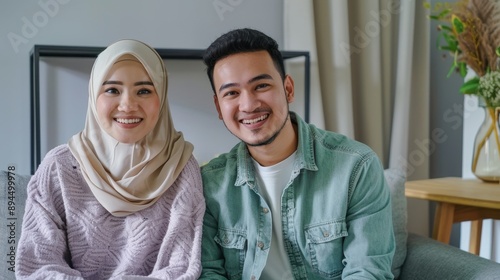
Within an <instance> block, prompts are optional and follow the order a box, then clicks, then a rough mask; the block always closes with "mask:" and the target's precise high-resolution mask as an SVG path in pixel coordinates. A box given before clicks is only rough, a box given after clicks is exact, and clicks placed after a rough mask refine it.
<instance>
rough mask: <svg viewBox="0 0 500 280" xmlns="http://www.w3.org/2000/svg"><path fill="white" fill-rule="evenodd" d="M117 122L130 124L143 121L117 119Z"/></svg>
mask: <svg viewBox="0 0 500 280" xmlns="http://www.w3.org/2000/svg"><path fill="white" fill-rule="evenodd" d="M116 121H117V122H119V123H126V124H129V123H138V122H140V121H141V119H116Z"/></svg>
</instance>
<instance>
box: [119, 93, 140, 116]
mask: <svg viewBox="0 0 500 280" xmlns="http://www.w3.org/2000/svg"><path fill="white" fill-rule="evenodd" d="M137 107H138V106H137V100H136V98H135V96H134V95H133V94H130V93H128V92H123V93H122V94H121V98H120V104H119V105H118V110H120V111H123V112H132V111H135V110H137Z"/></svg>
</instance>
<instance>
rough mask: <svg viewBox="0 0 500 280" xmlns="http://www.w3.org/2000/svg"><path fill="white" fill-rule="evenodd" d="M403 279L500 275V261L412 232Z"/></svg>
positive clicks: (496, 277) (492, 276)
mask: <svg viewBox="0 0 500 280" xmlns="http://www.w3.org/2000/svg"><path fill="white" fill-rule="evenodd" d="M399 279H426V280H428V279H441V280H445V279H450V280H451V279H474V280H477V279H488V280H491V279H500V264H499V263H496V262H493V261H491V260H488V259H485V258H482V257H479V256H476V255H473V254H471V253H469V252H466V251H463V250H460V249H459V248H456V247H453V246H450V245H447V244H444V243H441V242H438V241H436V240H433V239H431V238H428V237H423V236H419V235H417V234H413V233H409V234H408V242H407V255H406V259H405V262H404V264H403V266H402V268H401V275H400V277H399Z"/></svg>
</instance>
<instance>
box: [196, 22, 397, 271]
mask: <svg viewBox="0 0 500 280" xmlns="http://www.w3.org/2000/svg"><path fill="white" fill-rule="evenodd" d="M204 61H205V64H206V65H207V74H208V77H209V80H210V82H211V85H212V89H213V91H214V103H215V106H216V109H217V112H218V115H219V119H221V120H222V121H223V122H224V125H225V126H226V127H227V129H228V130H229V131H230V132H231V133H232V134H233V135H234V136H236V137H237V138H239V139H240V140H241V142H240V143H239V144H237V145H236V146H235V147H234V148H233V149H232V150H231V151H229V152H228V153H225V154H223V155H221V156H219V157H217V158H215V159H213V160H211V161H210V162H209V163H208V164H207V165H205V166H203V167H202V177H203V184H204V194H205V198H206V203H207V210H206V213H205V218H204V226H203V246H202V265H203V272H202V277H201V279H341V278H342V279H392V278H393V275H392V273H391V263H392V258H393V255H394V250H395V243H394V234H393V227H392V220H391V205H390V194H389V190H388V187H387V184H386V182H385V179H384V174H383V168H382V165H381V163H380V161H379V159H378V158H377V156H376V154H375V153H374V152H373V151H372V150H371V149H370V148H369V147H367V146H366V145H363V144H361V143H359V142H356V141H354V140H352V139H349V138H347V137H345V136H343V135H340V134H337V133H334V132H329V131H325V130H321V129H318V128H316V127H315V126H313V125H310V124H307V123H305V122H304V121H303V120H302V119H301V118H300V117H299V116H298V115H297V114H295V113H294V112H290V111H289V104H290V103H291V102H293V101H294V82H293V79H292V78H291V77H290V76H289V75H287V74H286V73H285V70H284V65H283V58H282V56H281V53H280V51H279V49H278V44H277V43H276V41H274V40H273V39H272V38H270V37H268V36H267V35H265V34H263V33H262V32H260V31H257V30H252V29H237V30H233V31H230V32H228V33H226V34H224V35H222V36H221V37H219V38H218V39H217V40H215V41H214V42H213V43H212V44H211V45H210V46H209V47H208V49H207V50H206V53H205V55H204Z"/></svg>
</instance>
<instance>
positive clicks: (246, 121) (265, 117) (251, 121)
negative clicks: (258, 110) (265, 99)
mask: <svg viewBox="0 0 500 280" xmlns="http://www.w3.org/2000/svg"><path fill="white" fill-rule="evenodd" d="M268 116H269V115H263V116H261V117H259V118H256V119H253V120H243V121H242V123H244V124H254V123H256V122H260V121H263V120H265V119H267V117H268Z"/></svg>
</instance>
